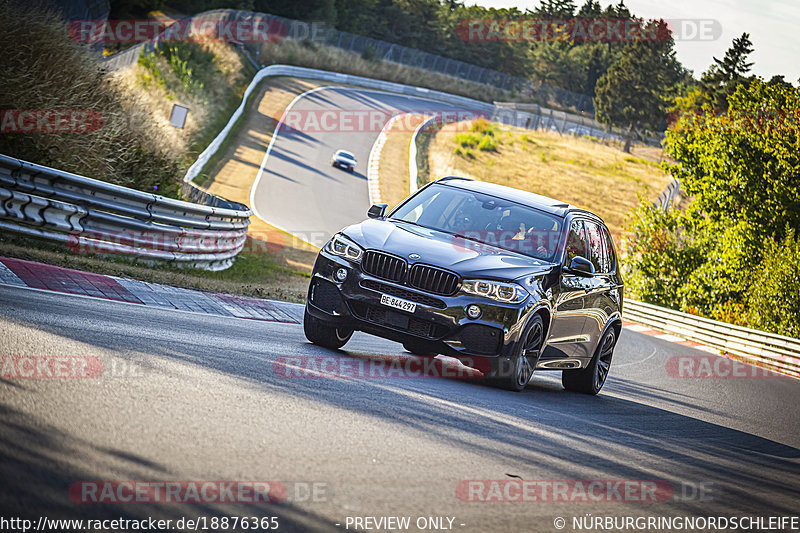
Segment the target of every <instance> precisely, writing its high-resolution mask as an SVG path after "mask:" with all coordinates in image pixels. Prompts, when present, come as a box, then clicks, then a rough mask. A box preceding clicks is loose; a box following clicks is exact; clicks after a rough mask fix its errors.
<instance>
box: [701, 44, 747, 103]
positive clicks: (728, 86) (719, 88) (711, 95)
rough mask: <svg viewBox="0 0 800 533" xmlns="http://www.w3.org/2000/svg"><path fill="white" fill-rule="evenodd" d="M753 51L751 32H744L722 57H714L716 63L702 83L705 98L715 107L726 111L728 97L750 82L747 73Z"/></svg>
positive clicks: (706, 73) (702, 79)
mask: <svg viewBox="0 0 800 533" xmlns="http://www.w3.org/2000/svg"><path fill="white" fill-rule="evenodd" d="M751 53H753V43H752V41H750V34H749V33H746V32H745V33H743V34H742V35H741V37H738V38H736V39H734V40H733V43H732V44H731V47H730V48H729V49H728V50H727V51H726V52H725V57H723V58H722V59H717V58H716V57H715V58H714V63H713V64H712V65H711V67H710V68H709V69H708V70H707V71H706V72H705V73H704V74H703V76H702V78H701V81H700V84H701V86H702V88H703V93H704V94H705V99H706V100H708V101H709V102H711V104H712V105H713V106H714V109H717V110H720V111H724V110H726V109H728V97H729V96H730V95H732V94H733V93H734V92H736V88H737V87H738V86H739V85H742V84H743V83H749V81H752V80H751V79H748V78H746V75H747V73H749V72H750V69H751V68H752V66H753V63H751V62H748V61H747V58H748V56H749V55H750V54H751Z"/></svg>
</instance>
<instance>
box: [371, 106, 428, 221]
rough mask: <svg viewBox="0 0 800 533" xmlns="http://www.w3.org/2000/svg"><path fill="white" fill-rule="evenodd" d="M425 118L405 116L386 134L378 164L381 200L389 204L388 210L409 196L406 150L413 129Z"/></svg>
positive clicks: (422, 116)
mask: <svg viewBox="0 0 800 533" xmlns="http://www.w3.org/2000/svg"><path fill="white" fill-rule="evenodd" d="M425 118H426V116H425V115H405V116H404V117H403V118H401V119H400V120H398V121H397V122H395V123H394V124H393V125H392V128H391V129H390V130H389V131H388V132H387V135H386V144H385V145H384V146H383V152H382V153H381V159H380V163H379V168H380V174H379V175H380V188H381V200H383V201H384V202H386V203H387V204H389V208H390V209H391V208H392V207H394V206H396V205H397V204H399V203H400V202H402V201H403V200H404V199H405V198H406V197H407V196H408V194H409V183H408V178H409V175H408V149H409V146H410V144H411V137H413V136H414V129H415V128H416V127H417V126H418V125H419V124H421V123H422V122H423V121H424V120H425Z"/></svg>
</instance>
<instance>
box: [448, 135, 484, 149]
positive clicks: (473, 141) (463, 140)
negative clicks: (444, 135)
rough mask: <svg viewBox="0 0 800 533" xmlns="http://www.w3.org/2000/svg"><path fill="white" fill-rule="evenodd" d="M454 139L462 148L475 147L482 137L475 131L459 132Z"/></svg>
mask: <svg viewBox="0 0 800 533" xmlns="http://www.w3.org/2000/svg"><path fill="white" fill-rule="evenodd" d="M453 140H454V141H455V142H456V144H458V145H459V146H460V147H461V148H475V147H476V146H478V143H480V142H481V138H480V137H478V136H477V135H475V134H473V133H459V134H457V135H456V136H455V137H453Z"/></svg>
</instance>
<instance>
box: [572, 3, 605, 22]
mask: <svg viewBox="0 0 800 533" xmlns="http://www.w3.org/2000/svg"><path fill="white" fill-rule="evenodd" d="M602 14H603V6H601V5H600V2H599V0H586V3H584V4H583V5H582V6H581V8H580V9H579V10H578V14H577V15H575V16H576V17H578V18H586V19H589V18H598V17H600V16H601V15H602Z"/></svg>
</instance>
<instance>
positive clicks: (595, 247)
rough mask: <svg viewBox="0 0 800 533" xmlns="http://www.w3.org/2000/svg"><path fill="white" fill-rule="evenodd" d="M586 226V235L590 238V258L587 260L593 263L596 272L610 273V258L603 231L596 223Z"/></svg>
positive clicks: (588, 223) (589, 223)
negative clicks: (607, 253)
mask: <svg viewBox="0 0 800 533" xmlns="http://www.w3.org/2000/svg"><path fill="white" fill-rule="evenodd" d="M585 224H586V235H587V236H588V237H589V256H588V257H587V258H586V259H588V260H589V261H591V262H592V264H593V265H594V270H595V272H608V258H607V256H606V248H605V242H603V234H602V230H601V229H600V226H599V225H598V224H596V223H595V222H586V223H585Z"/></svg>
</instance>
